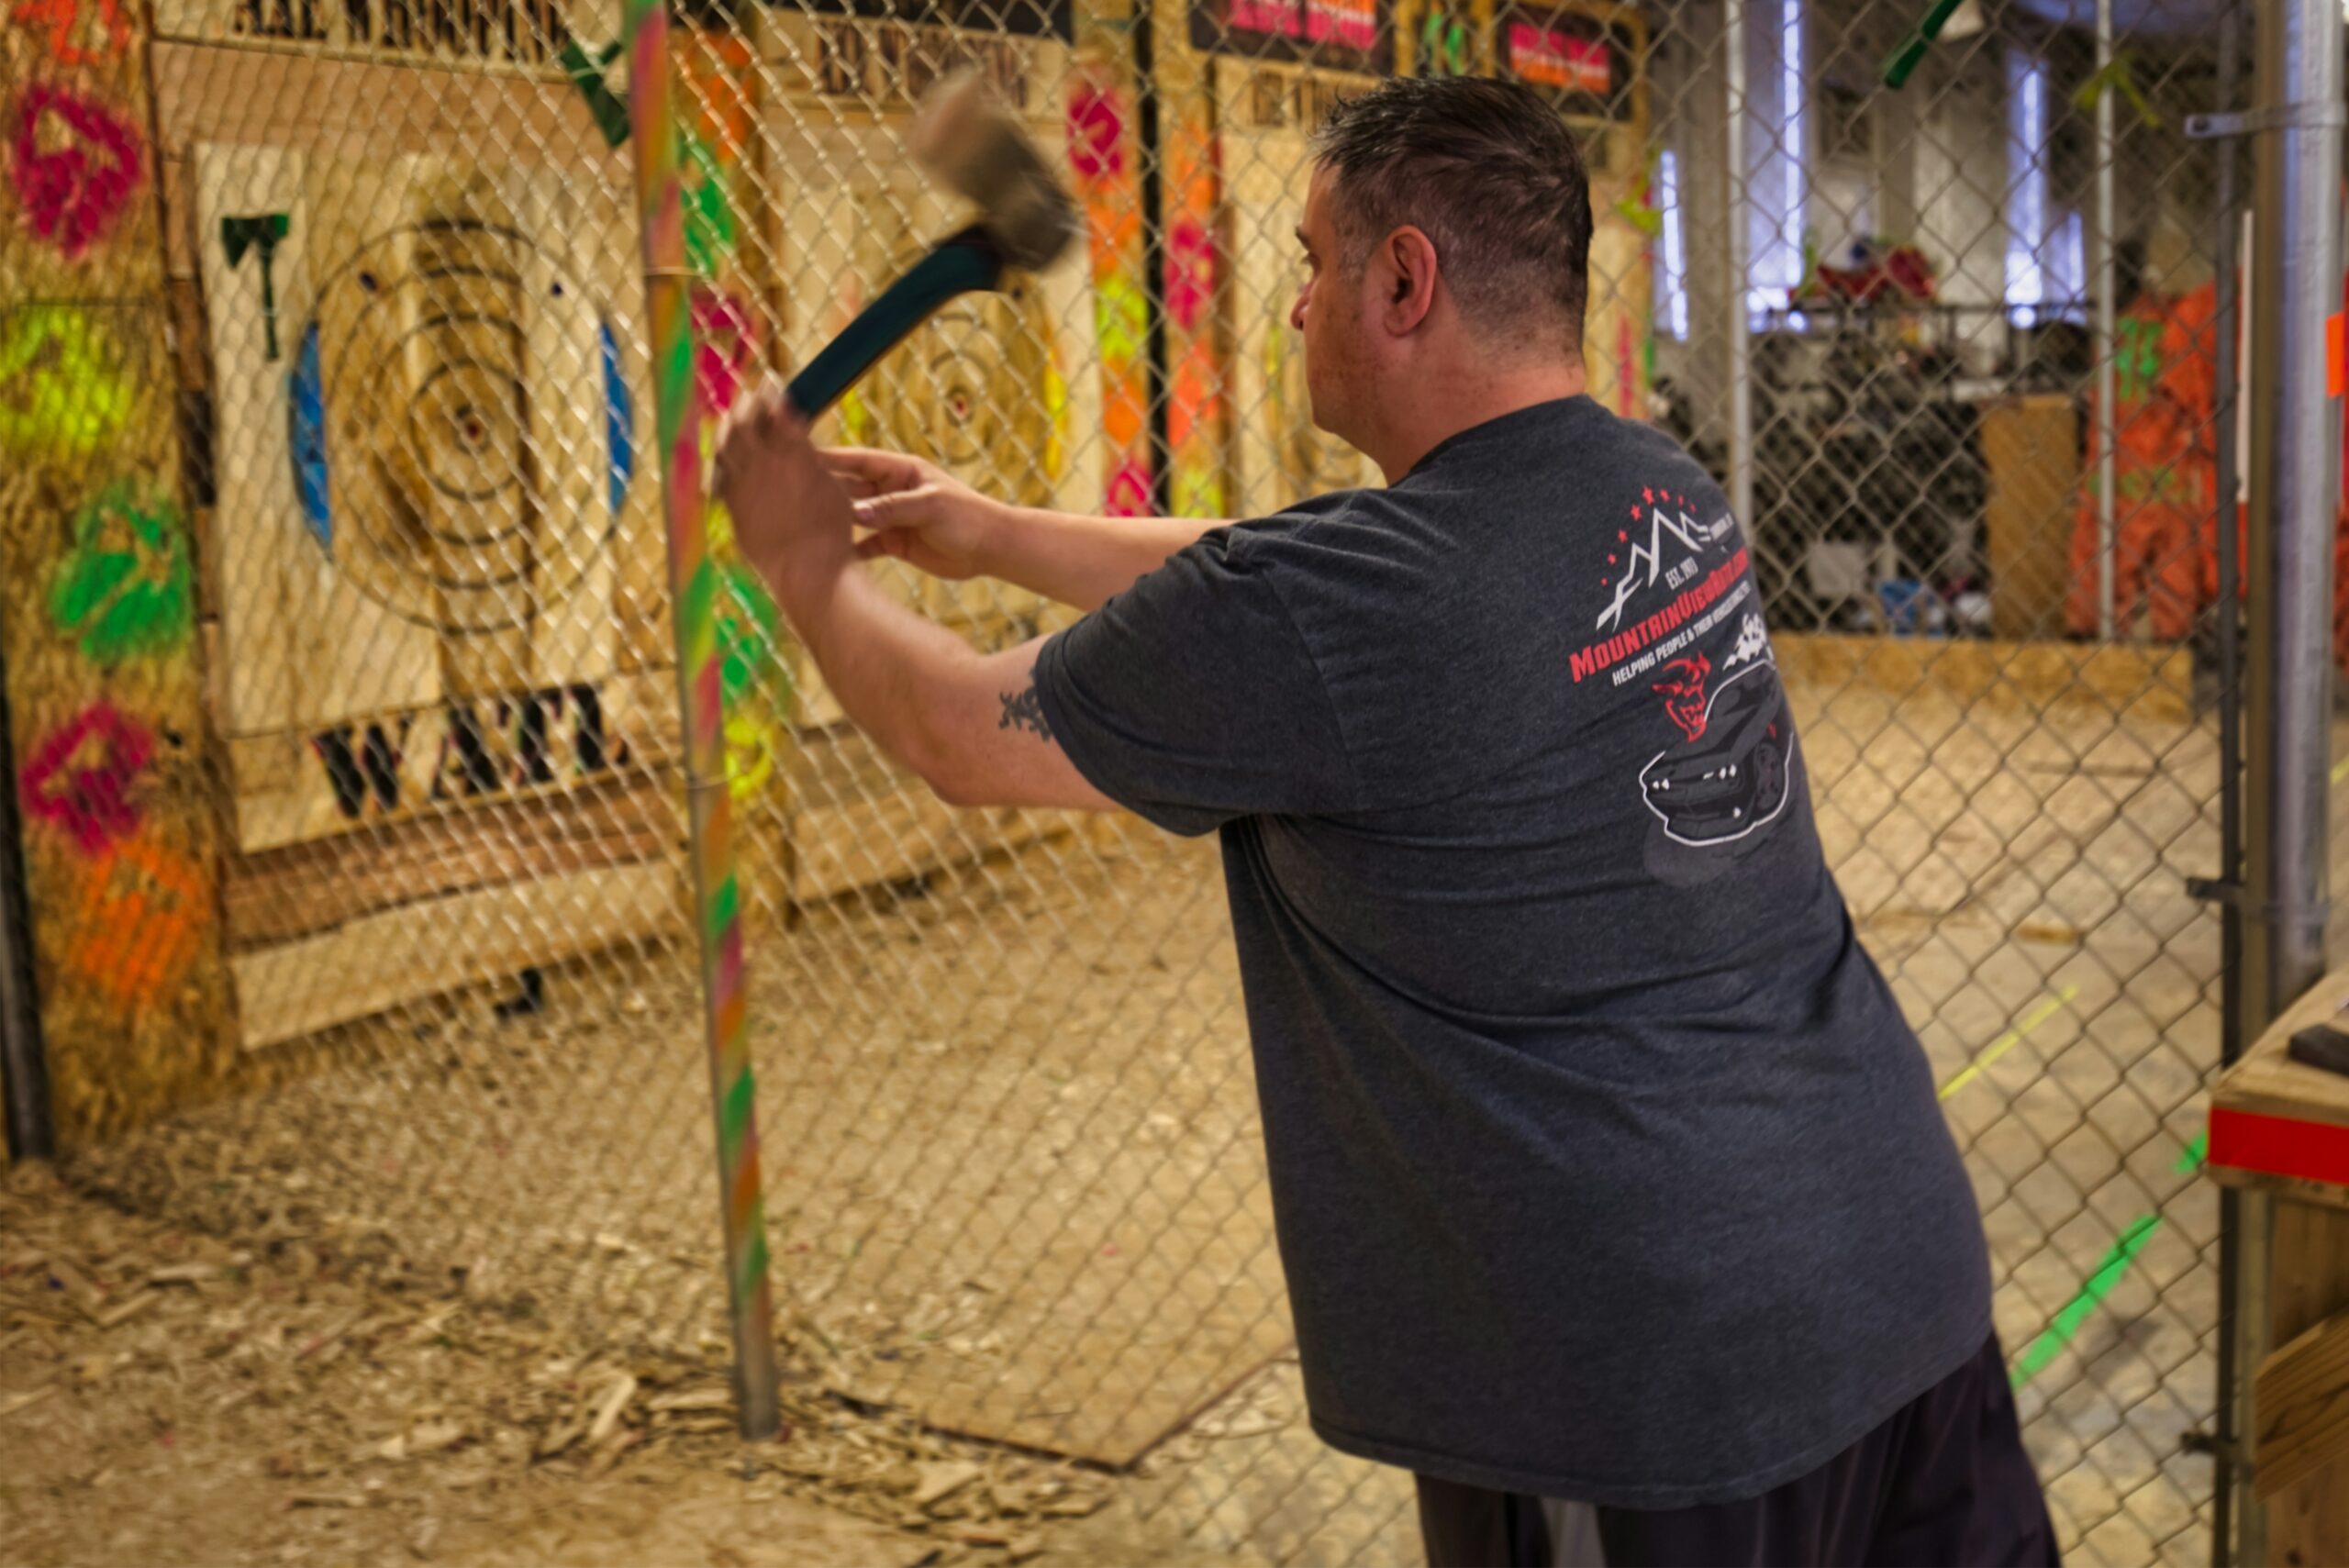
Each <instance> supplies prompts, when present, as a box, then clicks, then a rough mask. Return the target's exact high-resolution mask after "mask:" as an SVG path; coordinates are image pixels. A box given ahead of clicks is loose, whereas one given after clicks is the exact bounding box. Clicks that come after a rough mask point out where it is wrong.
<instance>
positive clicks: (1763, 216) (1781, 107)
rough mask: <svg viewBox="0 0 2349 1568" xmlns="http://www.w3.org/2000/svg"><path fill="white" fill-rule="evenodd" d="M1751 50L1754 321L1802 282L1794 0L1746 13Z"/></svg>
mask: <svg viewBox="0 0 2349 1568" xmlns="http://www.w3.org/2000/svg"><path fill="white" fill-rule="evenodd" d="M1754 19H1755V22H1756V24H1757V25H1756V26H1755V28H1753V34H1754V42H1755V48H1754V52H1755V53H1756V54H1757V55H1758V56H1759V57H1760V58H1759V59H1758V60H1757V61H1755V62H1754V66H1755V69H1754V70H1753V72H1752V74H1751V76H1750V78H1749V80H1751V81H1752V83H1753V87H1754V91H1753V92H1752V93H1751V95H1750V98H1749V103H1748V109H1749V112H1750V113H1751V114H1752V116H1753V121H1754V123H1753V130H1752V133H1751V140H1752V143H1753V146H1752V150H1751V152H1750V154H1749V155H1748V157H1747V159H1746V196H1747V199H1748V201H1749V202H1750V204H1751V206H1749V208H1748V215H1749V216H1748V218H1747V228H1746V235H1747V245H1748V249H1749V251H1750V254H1749V256H1748V258H1747V261H1746V292H1745V307H1746V311H1747V313H1748V314H1749V315H1750V316H1752V317H1753V318H1754V322H1753V324H1754V326H1755V327H1756V328H1761V327H1764V326H1765V325H1767V323H1766V321H1765V319H1764V317H1763V313H1764V312H1765V311H1767V310H1770V309H1772V308H1774V307H1776V306H1784V305H1786V304H1787V303H1788V296H1790V295H1792V294H1793V293H1794V291H1795V290H1796V289H1798V288H1800V287H1801V286H1802V278H1803V254H1802V237H1803V221H1804V215H1805V209H1806V205H1807V202H1808V199H1809V193H1808V191H1807V190H1806V189H1805V185H1804V174H1803V171H1804V168H1805V163H1804V160H1805V157H1806V155H1807V153H1808V147H1807V145H1806V143H1807V139H1808V131H1809V112H1808V110H1809V105H1808V103H1807V102H1806V99H1807V95H1808V92H1809V86H1808V83H1807V82H1806V80H1805V77H1804V61H1803V16H1802V0H1776V3H1775V4H1770V3H1767V0H1765V4H1764V5H1762V6H1758V7H1757V8H1756V11H1755V13H1754Z"/></svg>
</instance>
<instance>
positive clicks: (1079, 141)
mask: <svg viewBox="0 0 2349 1568" xmlns="http://www.w3.org/2000/svg"><path fill="white" fill-rule="evenodd" d="M1125 139H1126V120H1125V116H1124V114H1123V113H1121V112H1120V111H1119V107H1118V100H1117V98H1116V96H1115V95H1112V94H1111V93H1110V92H1109V91H1108V89H1106V88H1104V87H1101V86H1098V85H1096V84H1094V83H1085V82H1080V83H1077V85H1076V87H1075V89H1074V91H1072V92H1071V93H1070V94H1069V96H1068V161H1069V166H1070V167H1071V168H1072V169H1074V171H1075V172H1076V177H1077V178H1078V179H1079V180H1083V181H1085V182H1087V183H1090V182H1093V181H1096V180H1106V179H1110V178H1114V177H1115V176H1117V175H1119V174H1122V173H1124V172H1125V171H1126V149H1125Z"/></svg>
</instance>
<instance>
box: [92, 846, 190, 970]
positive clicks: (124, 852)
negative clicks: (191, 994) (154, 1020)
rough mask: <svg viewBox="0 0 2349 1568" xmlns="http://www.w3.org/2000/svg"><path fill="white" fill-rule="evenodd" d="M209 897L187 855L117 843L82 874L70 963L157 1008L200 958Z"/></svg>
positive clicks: (159, 848)
mask: <svg viewBox="0 0 2349 1568" xmlns="http://www.w3.org/2000/svg"><path fill="white" fill-rule="evenodd" d="M207 902H208V901H207V900H206V897H205V887H204V880H203V877H202V876H201V874H199V873H198V872H197V870H196V868H195V865H194V864H192V863H191V862H189V861H187V860H186V859H185V858H184V857H183V856H181V855H179V854H176V853H174V852H173V851H170V850H167V849H165V848H163V847H162V846H161V845H160V844H156V843H151V842H149V841H147V840H131V841H128V842H126V843H121V844H117V845H115V846H113V847H112V848H110V849H109V850H107V851H106V853H105V854H103V855H101V856H100V857H99V858H98V859H97V860H96V861H95V862H93V863H92V864H91V866H90V869H89V872H88V874H87V875H86V877H85V878H84V880H83V886H82V890H81V897H80V899H79V900H78V913H79V917H78V918H76V919H75V921H74V922H73V925H74V929H75V937H74V940H73V944H72V947H71V948H69V949H68V950H67V951H66V955H65V967H66V969H67V970H68V971H69V972H70V973H72V974H73V975H75V976H77V977H78V978H79V979H81V980H82V981H83V983H84V984H87V985H88V986H89V987H90V988H91V989H93V990H95V991H96V992H97V993H99V994H100V995H104V996H106V997H108V998H110V999H112V1000H113V1001H115V1002H117V1003H118V1004H119V1005H121V1006H124V1007H125V1008H129V1007H142V1006H150V1005H151V1004H153V1003H154V1002H156V1001H157V1000H158V999H159V998H161V996H162V995H163V994H164V993H165V992H166V991H168V990H169V989H171V988H172V987H173V986H176V985H177V984H179V982H180V981H181V979H182V978H183V977H184V976H185V974H186V973H187V970H188V965H189V964H190V963H192V962H194V961H195V954H196V949H197V946H198V937H199V933H198V930H197V922H198V921H199V920H201V919H202V918H203V917H204V913H205V910H206V906H207Z"/></svg>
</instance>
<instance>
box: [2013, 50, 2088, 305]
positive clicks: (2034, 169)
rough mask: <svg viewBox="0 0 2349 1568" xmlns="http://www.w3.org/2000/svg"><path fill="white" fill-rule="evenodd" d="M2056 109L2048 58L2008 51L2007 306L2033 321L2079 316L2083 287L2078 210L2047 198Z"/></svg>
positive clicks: (2083, 276)
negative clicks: (2070, 210)
mask: <svg viewBox="0 0 2349 1568" xmlns="http://www.w3.org/2000/svg"><path fill="white" fill-rule="evenodd" d="M2053 118H2054V111H2053V106H2052V104H2051V102H2050V98H2049V89H2048V81H2047V62H2046V61H2043V60H2041V59H2039V58H2038V57H2037V56H2035V55H2032V54H2030V53H2027V52H2025V51H2024V50H2019V49H2016V50H2008V51H2007V213H2006V217H2007V283H2006V304H2007V311H2008V314H2009V316H2011V317H2013V318H2014V319H2015V320H2016V321H2017V322H2019V323H2021V324H2022V325H2024V326H2030V325H2032V324H2033V323H2035V322H2040V321H2053V320H2057V319H2060V318H2062V317H2077V316H2078V315H2079V312H2080V299H2081V296H2082V295H2083V294H2084V293H2085V292H2086V284H2087V275H2086V274H2087V268H2086V266H2085V263H2084V260H2083V257H2082V254H2081V249H2082V248H2081V226H2080V215H2079V214H2078V213H2076V212H2065V211H2062V210H2060V209H2058V208H2057V207H2056V206H2055V204H2054V203H2053V202H2052V201H2050V200H2049V198H2048V179H2047V164H2048V161H2049V158H2050V157H2051V155H2052V153H2053V150H2054V137H2053V135H2052V134H2051V126H2052V124H2053Z"/></svg>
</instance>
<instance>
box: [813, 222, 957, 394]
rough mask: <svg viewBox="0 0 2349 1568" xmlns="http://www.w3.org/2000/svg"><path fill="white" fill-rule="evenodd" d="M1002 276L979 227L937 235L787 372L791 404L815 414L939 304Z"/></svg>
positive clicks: (904, 337) (925, 318)
mask: <svg viewBox="0 0 2349 1568" xmlns="http://www.w3.org/2000/svg"><path fill="white" fill-rule="evenodd" d="M1002 279H1003V255H1002V252H1000V251H999V250H996V244H995V241H994V240H993V239H989V238H988V236H987V233H986V231H985V229H983V228H977V227H976V226H974V227H972V228H966V229H963V231H962V232H961V233H959V234H955V235H952V236H951V237H949V238H948V239H942V240H941V241H940V242H939V244H938V248H937V249H936V250H932V251H930V254H929V255H927V256H924V257H923V258H922V259H921V260H920V261H917V262H915V263H914V264H913V265H912V266H911V267H909V268H907V270H906V274H905V276H903V277H901V278H899V279H898V280H897V281H896V283H894V284H890V285H889V286H888V288H887V289H886V290H885V291H884V292H883V293H882V295H881V297H880V298H878V299H876V300H874V302H873V303H872V304H871V305H868V306H865V307H864V308H863V310H862V311H859V312H858V313H857V317H856V319H855V320H853V321H852V322H850V323H849V324H848V325H847V326H846V327H844V328H841V335H840V336H839V337H837V338H835V339H832V340H831V341H830V342H829V343H827V344H825V345H824V347H823V350H822V351H821V352H819V353H818V354H817V356H816V357H815V358H814V359H812V360H809V361H807V365H806V367H805V368H803V369H802V370H801V371H800V373H798V374H797V375H796V376H794V377H792V380H791V386H790V388H789V395H790V398H791V402H792V406H794V407H796V408H797V409H798V410H799V412H800V414H801V415H802V416H803V417H806V418H809V419H813V418H815V417H817V416H818V415H819V414H821V413H823V412H824V410H826V409H827V408H829V407H830V406H832V405H833V404H835V403H837V402H839V401H840V397H841V394H842V393H844V392H846V391H847V390H848V389H849V388H850V387H852V386H853V385H855V384H856V380H857V378H858V377H859V376H861V375H863V373H865V372H866V371H869V370H871V369H872V368H873V366H874V363H875V362H876V361H878V360H879V359H880V358H881V356H882V355H884V354H885V353H887V352H888V351H889V350H892V349H894V348H896V346H897V345H898V344H899V343H902V342H904V341H905V340H906V338H907V335H908V334H909V333H911V332H912V331H913V329H914V328H917V327H918V326H920V325H921V324H922V323H923V322H925V321H927V320H929V319H930V315H931V313H932V312H934V311H936V310H937V309H938V307H939V306H942V305H944V304H945V303H946V302H947V301H948V300H950V299H952V298H954V297H955V296H956V295H965V294H974V293H977V292H980V291H982V290H985V289H991V288H993V287H995V286H996V284H998V283H1000V282H1001V281H1002Z"/></svg>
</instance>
